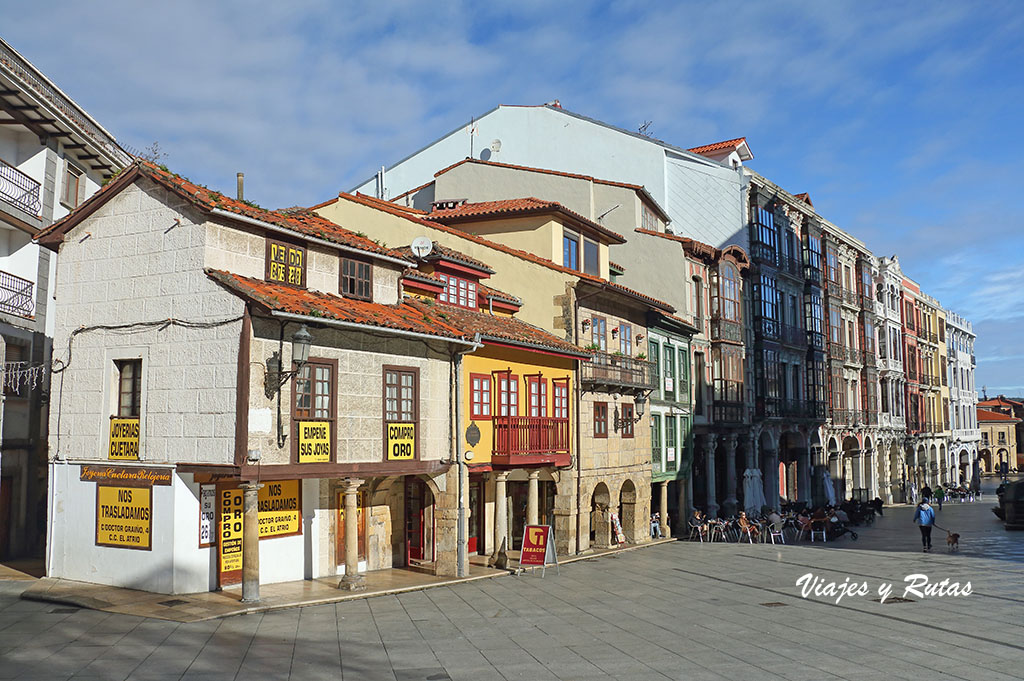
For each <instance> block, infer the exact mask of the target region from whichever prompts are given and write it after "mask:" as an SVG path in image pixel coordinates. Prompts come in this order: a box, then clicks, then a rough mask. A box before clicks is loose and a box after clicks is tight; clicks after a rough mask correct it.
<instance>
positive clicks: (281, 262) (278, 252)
mask: <svg viewBox="0 0 1024 681" xmlns="http://www.w3.org/2000/svg"><path fill="white" fill-rule="evenodd" d="M266 280H267V281H272V282H275V283H278V284H288V285H289V286H297V287H299V288H305V286H306V248H305V247H304V246H296V245H295V244H289V243H285V242H283V241H277V240H275V239H267V252H266Z"/></svg>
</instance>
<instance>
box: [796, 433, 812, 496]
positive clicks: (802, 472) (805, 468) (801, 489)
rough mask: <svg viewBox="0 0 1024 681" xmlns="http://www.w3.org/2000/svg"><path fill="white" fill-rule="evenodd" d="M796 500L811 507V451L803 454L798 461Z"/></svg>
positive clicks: (798, 456)
mask: <svg viewBox="0 0 1024 681" xmlns="http://www.w3.org/2000/svg"><path fill="white" fill-rule="evenodd" d="M796 500H797V501H804V502H807V505H808V506H810V505H811V449H810V447H808V448H807V451H804V452H801V453H800V454H798V455H797V459H796Z"/></svg>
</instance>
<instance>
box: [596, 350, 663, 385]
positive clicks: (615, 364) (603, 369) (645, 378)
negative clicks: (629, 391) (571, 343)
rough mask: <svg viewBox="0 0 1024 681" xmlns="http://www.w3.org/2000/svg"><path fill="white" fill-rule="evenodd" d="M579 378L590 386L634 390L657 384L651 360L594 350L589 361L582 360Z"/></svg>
mask: <svg viewBox="0 0 1024 681" xmlns="http://www.w3.org/2000/svg"><path fill="white" fill-rule="evenodd" d="M580 380H581V381H583V383H584V384H587V385H589V386H592V387H595V386H606V387H610V388H633V389H636V390H654V389H655V388H656V387H657V385H658V384H657V376H655V375H654V363H653V362H649V361H647V360H645V359H637V358H636V357H627V356H626V355H616V354H612V353H609V352H595V353H594V354H593V358H592V359H591V361H589V362H582V363H581V364H580Z"/></svg>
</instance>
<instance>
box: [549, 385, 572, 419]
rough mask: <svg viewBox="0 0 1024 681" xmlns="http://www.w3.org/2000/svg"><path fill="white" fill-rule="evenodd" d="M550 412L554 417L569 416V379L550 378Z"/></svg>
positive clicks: (565, 417)
mask: <svg viewBox="0 0 1024 681" xmlns="http://www.w3.org/2000/svg"><path fill="white" fill-rule="evenodd" d="M551 394H552V405H551V406H552V412H553V414H554V416H555V418H556V419H568V418H569V379H568V378H553V379H551Z"/></svg>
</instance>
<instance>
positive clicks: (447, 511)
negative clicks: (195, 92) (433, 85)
mask: <svg viewBox="0 0 1024 681" xmlns="http://www.w3.org/2000/svg"><path fill="white" fill-rule="evenodd" d="M37 241H38V242H39V243H40V244H41V245H43V246H45V247H47V248H49V249H51V250H52V251H55V252H58V253H59V254H60V258H59V261H58V277H57V290H56V320H55V327H56V328H55V336H54V338H55V343H56V347H57V352H56V360H55V362H56V363H57V367H58V368H57V373H56V376H55V389H54V393H53V399H52V406H51V411H50V451H51V454H52V458H51V460H50V490H49V492H50V496H49V499H50V501H49V517H50V534H49V537H48V561H47V570H48V574H49V575H50V576H52V577H59V578H66V579H74V580H81V581H90V582H98V583H103V584H110V585H115V586H122V587H131V588H138V589H144V590H149V591H156V592H165V593H185V592H195V591H204V590H207V589H215V588H218V587H226V586H231V585H233V584H236V583H238V582H239V581H242V580H243V579H244V581H245V585H244V587H243V597H246V598H252V597H254V594H253V591H252V588H255V590H256V591H255V597H258V585H259V583H260V582H262V583H273V582H280V581H289V580H301V579H317V578H323V579H332V580H333V582H334V583H338V580H337V577H338V576H341V575H344V578H343V579H342V581H341V584H342V585H343V586H345V587H346V588H358V587H359V586H360V581H361V576H360V571H361V570H363V569H369V570H375V569H389V568H402V567H415V568H417V569H424V570H429V571H432V572H434V573H437V574H455V572H456V564H457V558H458V557H457V550H456V548H457V547H456V536H457V532H456V530H457V496H456V492H455V490H456V488H457V486H458V485H457V475H456V474H455V473H453V472H450V470H449V469H450V468H451V467H450V464H449V462H450V461H451V460H452V456H453V443H454V439H453V436H454V433H453V423H454V420H453V414H454V412H455V405H456V403H457V397H456V394H457V392H456V390H455V386H456V383H457V376H456V364H457V356H458V355H459V353H465V352H467V351H470V350H473V349H477V348H478V347H479V344H478V343H477V342H475V341H473V340H471V339H470V338H469V337H467V334H466V333H465V332H464V331H463V330H461V329H459V328H458V327H457V326H455V325H454V324H452V323H451V321H450V319H448V318H446V317H445V316H444V315H441V314H438V313H437V312H436V309H435V308H434V307H432V306H429V305H427V304H425V303H424V302H422V301H420V300H418V299H414V298H409V297H405V296H404V294H403V287H402V281H403V276H404V272H405V270H406V269H408V268H409V267H411V266H412V264H413V263H412V262H411V261H410V260H409V259H408V258H407V257H406V256H405V255H404V254H403V253H401V252H397V251H395V250H393V249H389V248H387V247H384V246H381V245H379V244H377V243H375V242H373V241H371V240H370V239H367V238H366V237H362V236H359V235H358V234H356V233H355V232H354V231H350V230H347V229H343V228H341V227H338V226H337V225H335V224H333V223H331V222H328V221H327V220H325V219H323V218H321V217H319V216H317V215H315V214H314V213H311V212H308V211H302V210H298V211H292V212H286V213H285V212H274V211H268V210H264V209H261V208H258V207H256V206H254V205H253V204H250V203H246V202H243V201H241V200H236V199H232V198H229V197H226V196H224V195H221V194H219V193H217V192H213V191H210V190H208V189H206V188H204V187H200V186H197V185H195V184H192V183H190V182H188V181H187V180H185V179H183V178H180V177H178V176H176V175H173V174H171V173H169V172H166V171H164V170H162V169H160V168H156V167H155V166H152V165H150V164H148V163H145V162H136V163H135V164H133V165H132V166H130V167H129V168H128V169H127V170H125V171H124V172H122V173H121V174H120V175H119V176H118V177H117V178H116V179H115V180H113V181H112V182H110V183H109V184H108V185H107V186H106V187H104V189H103V190H102V191H100V192H98V193H97V194H96V195H95V196H94V197H93V198H92V199H90V200H89V201H87V202H85V203H84V204H83V205H82V206H80V207H79V208H78V210H76V211H75V212H74V213H72V214H71V216H69V217H68V218H66V219H64V220H62V221H60V222H58V223H57V224H55V225H54V226H53V227H51V228H50V229H48V230H44V231H43V232H41V233H40V235H38V237H37ZM452 470H454V469H452Z"/></svg>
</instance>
